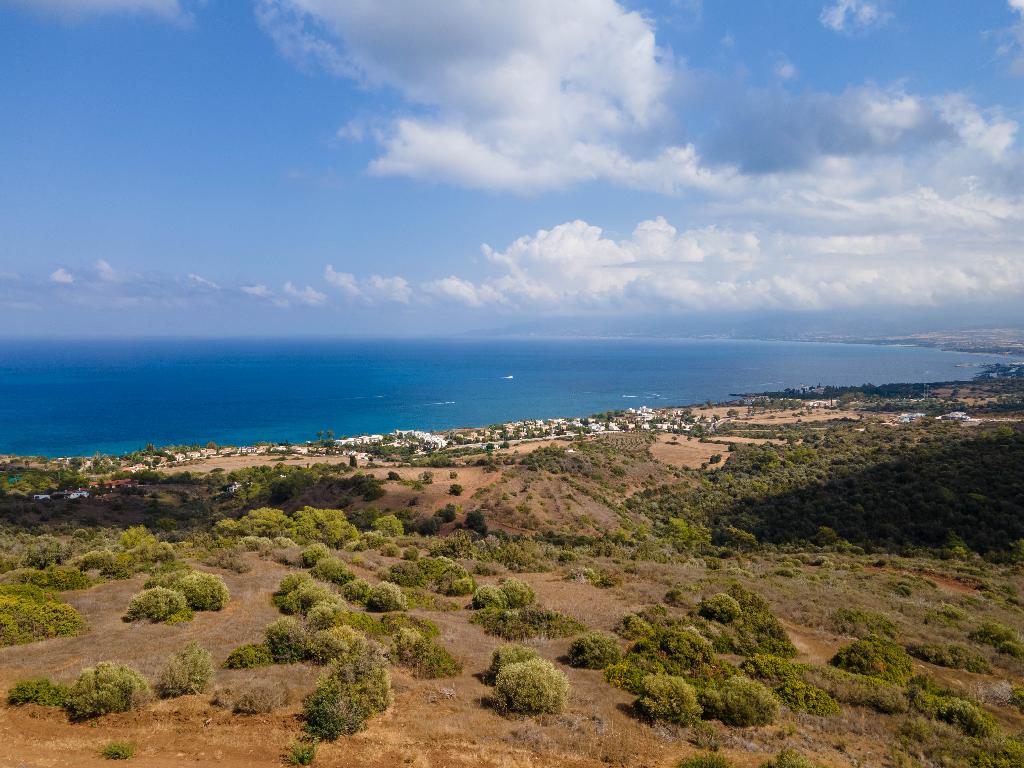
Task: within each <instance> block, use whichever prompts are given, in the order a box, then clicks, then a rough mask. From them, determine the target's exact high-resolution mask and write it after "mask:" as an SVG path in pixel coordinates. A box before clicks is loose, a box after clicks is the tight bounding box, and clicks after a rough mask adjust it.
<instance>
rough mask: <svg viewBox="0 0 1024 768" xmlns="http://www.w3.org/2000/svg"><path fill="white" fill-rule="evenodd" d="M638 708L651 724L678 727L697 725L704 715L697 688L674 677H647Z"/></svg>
mask: <svg viewBox="0 0 1024 768" xmlns="http://www.w3.org/2000/svg"><path fill="white" fill-rule="evenodd" d="M634 706H635V707H636V710H637V712H639V713H640V714H641V715H643V716H644V717H646V718H648V719H650V720H657V721H659V722H664V723H672V724H674V725H693V724H694V723H696V722H698V721H699V720H700V716H701V712H702V709H701V706H700V704H699V703H698V701H697V693H696V692H695V691H694V689H693V686H691V685H690V684H689V683H688V682H686V680H685V679H683V678H681V677H675V676H673V675H647V677H645V678H644V680H643V682H642V683H641V686H640V697H639V698H638V699H637V700H636V703H635V705H634Z"/></svg>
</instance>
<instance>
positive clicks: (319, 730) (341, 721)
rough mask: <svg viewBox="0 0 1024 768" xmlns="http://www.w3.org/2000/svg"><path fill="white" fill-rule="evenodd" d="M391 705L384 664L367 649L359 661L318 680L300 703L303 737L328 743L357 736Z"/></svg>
mask: <svg viewBox="0 0 1024 768" xmlns="http://www.w3.org/2000/svg"><path fill="white" fill-rule="evenodd" d="M391 703H392V695H391V676H390V675H389V674H388V668H387V661H386V660H385V659H384V657H383V656H382V655H381V654H380V652H379V651H378V650H376V649H368V650H367V652H366V653H365V654H364V655H363V656H361V657H360V658H359V659H356V660H354V661H351V662H348V663H345V664H339V665H337V666H335V667H334V668H333V669H332V670H331V672H330V674H327V675H324V676H323V677H321V678H320V682H319V683H317V687H316V689H315V690H314V691H313V692H312V693H311V694H309V696H307V697H306V699H305V701H304V703H303V710H302V713H303V718H304V719H305V721H306V724H305V729H306V733H308V734H309V735H310V736H313V737H314V738H318V739H327V740H329V741H334V740H335V739H337V738H338V737H339V736H345V735H349V734H353V733H358V732H359V731H361V730H363V729H364V728H365V727H366V722H367V721H368V720H369V719H370V718H371V717H373V716H374V715H376V714H379V713H380V712H383V711H385V710H386V709H387V708H388V707H390V706H391Z"/></svg>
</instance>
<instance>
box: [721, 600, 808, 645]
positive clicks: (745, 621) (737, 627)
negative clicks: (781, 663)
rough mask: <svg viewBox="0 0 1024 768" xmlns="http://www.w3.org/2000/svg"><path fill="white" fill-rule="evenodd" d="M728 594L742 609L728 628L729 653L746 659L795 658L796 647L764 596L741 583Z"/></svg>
mask: <svg viewBox="0 0 1024 768" xmlns="http://www.w3.org/2000/svg"><path fill="white" fill-rule="evenodd" d="M727 592H728V595H729V596H730V597H732V598H733V599H734V600H735V601H736V602H737V603H739V606H740V615H739V616H738V617H737V618H736V619H734V620H733V621H732V622H731V623H730V624H729V625H728V631H729V632H730V633H731V634H730V638H729V643H728V645H729V649H730V650H732V651H733V652H735V653H739V654H742V655H743V656H752V655H753V654H755V653H771V654H774V655H776V656H783V657H785V658H793V657H794V656H796V647H795V646H794V645H793V642H792V641H791V640H790V639H789V635H787V634H786V630H785V629H784V628H783V626H782V624H781V623H780V622H779V620H778V619H777V618H776V617H775V614H773V613H772V611H771V606H769V605H768V602H767V601H766V600H765V599H764V598H763V597H761V596H760V595H758V594H756V593H754V592H751V591H750V590H749V589H746V588H745V587H743V586H741V585H739V584H732V585H731V586H730V587H729V588H728V590H727Z"/></svg>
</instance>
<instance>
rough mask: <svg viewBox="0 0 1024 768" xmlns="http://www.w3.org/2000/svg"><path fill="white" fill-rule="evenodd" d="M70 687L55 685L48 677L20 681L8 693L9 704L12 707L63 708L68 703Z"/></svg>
mask: <svg viewBox="0 0 1024 768" xmlns="http://www.w3.org/2000/svg"><path fill="white" fill-rule="evenodd" d="M68 690H69V689H68V687H67V686H66V685H60V684H59V683H54V682H53V681H51V680H50V678H48V677H34V678H32V679H30V680H20V681H18V682H17V683H15V684H14V685H13V686H12V687H11V689H10V690H9V691H7V703H8V704H10V705H11V706H14V707H16V706H21V705H22V704H39V705H40V706H43V707H63V706H64V702H65V701H67V697H68Z"/></svg>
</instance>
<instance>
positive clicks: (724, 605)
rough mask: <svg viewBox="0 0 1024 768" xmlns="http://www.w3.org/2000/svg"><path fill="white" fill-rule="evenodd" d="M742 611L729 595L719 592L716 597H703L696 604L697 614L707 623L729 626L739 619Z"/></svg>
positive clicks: (734, 599)
mask: <svg viewBox="0 0 1024 768" xmlns="http://www.w3.org/2000/svg"><path fill="white" fill-rule="evenodd" d="M742 612H743V609H742V608H740V604H739V602H737V600H736V598H734V597H732V596H731V595H727V594H725V593H724V592H719V593H718V594H717V595H712V596H711V597H705V598H704V599H703V600H701V601H700V602H699V603H698V604H697V613H698V614H700V615H701V616H703V617H704V618H705V619H708V620H709V621H717V622H719V623H721V624H731V623H732V622H734V621H736V619H738V618H739V617H740V614H741V613H742Z"/></svg>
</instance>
